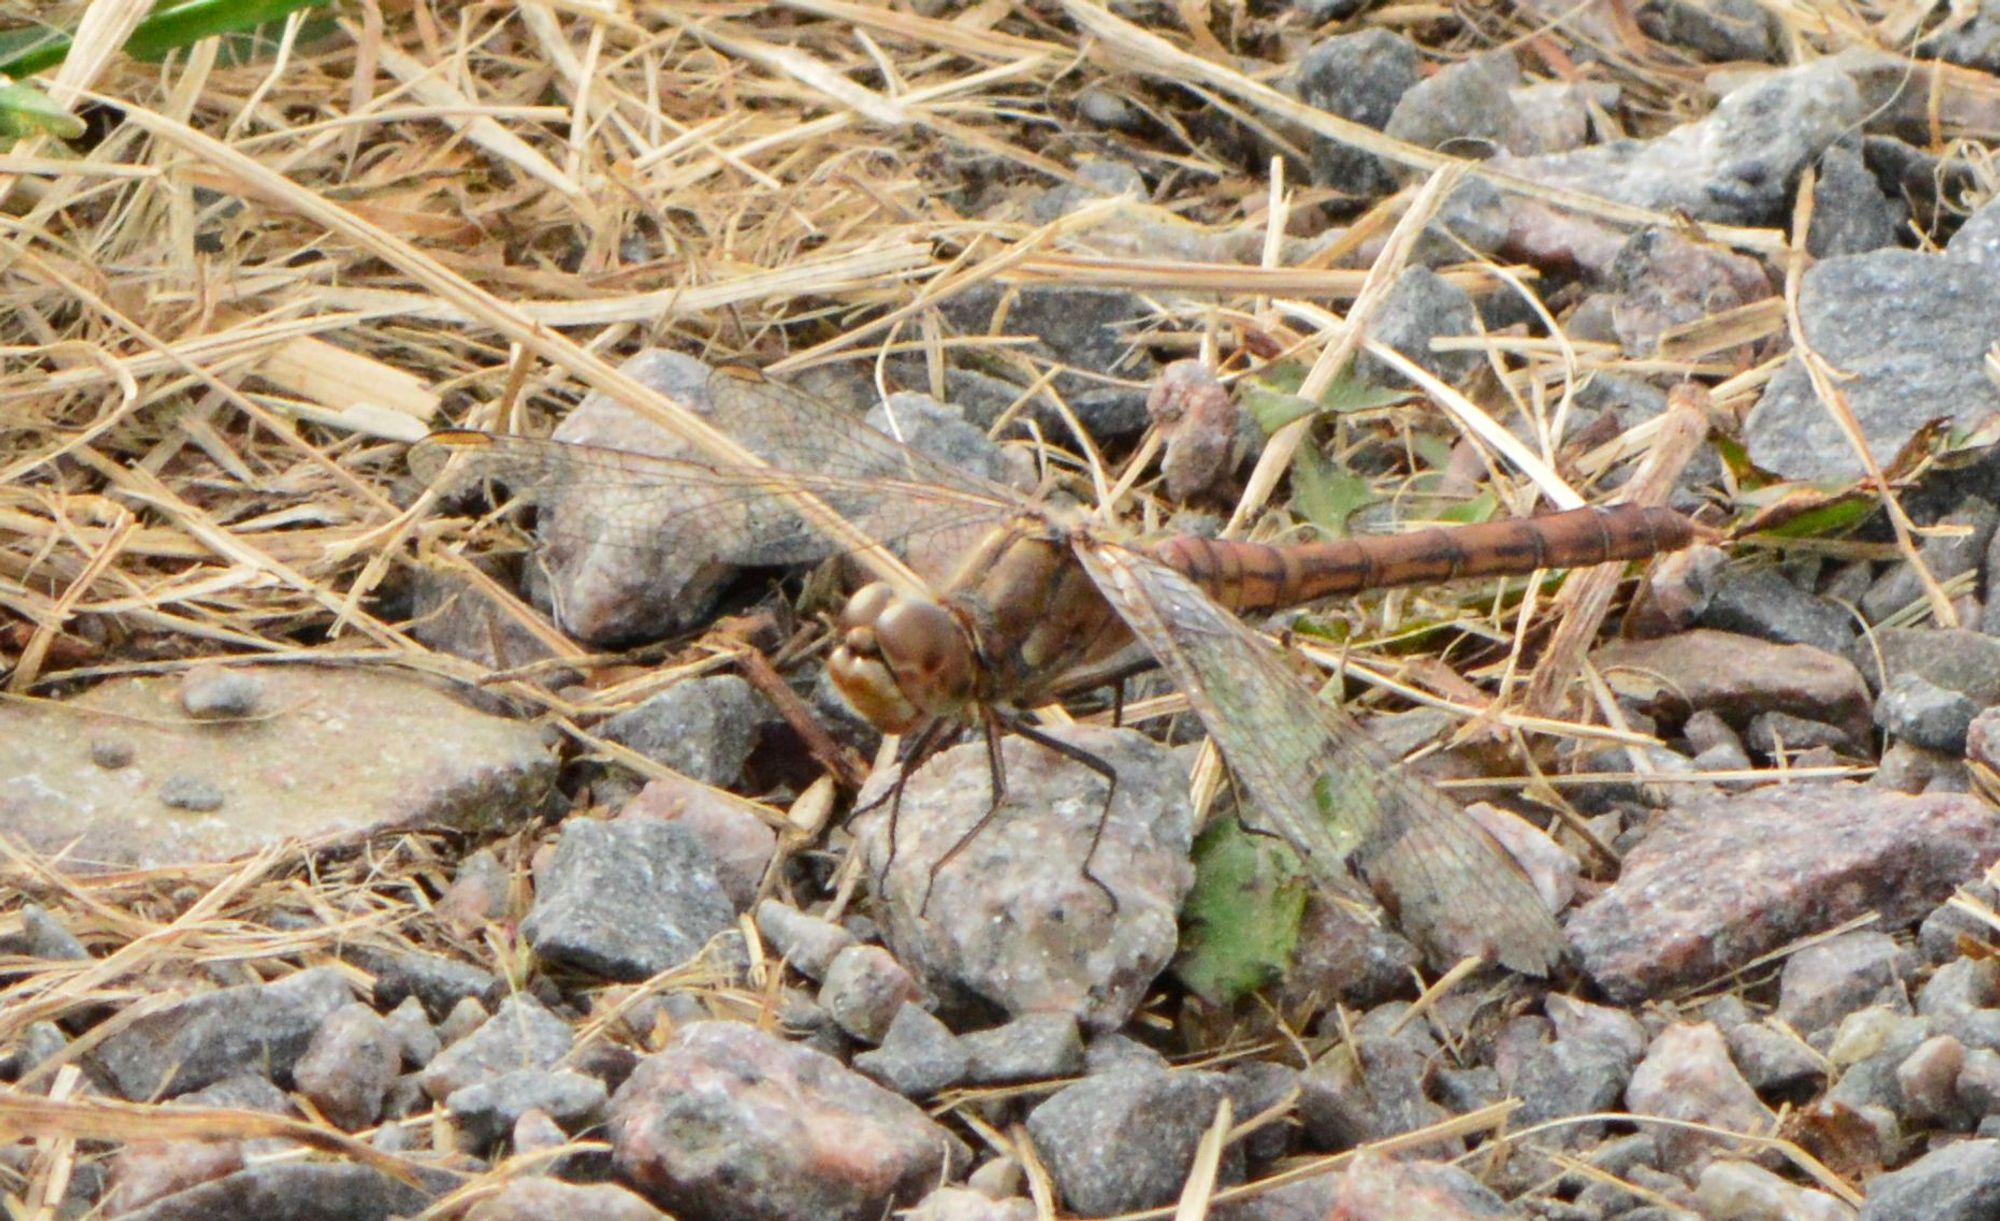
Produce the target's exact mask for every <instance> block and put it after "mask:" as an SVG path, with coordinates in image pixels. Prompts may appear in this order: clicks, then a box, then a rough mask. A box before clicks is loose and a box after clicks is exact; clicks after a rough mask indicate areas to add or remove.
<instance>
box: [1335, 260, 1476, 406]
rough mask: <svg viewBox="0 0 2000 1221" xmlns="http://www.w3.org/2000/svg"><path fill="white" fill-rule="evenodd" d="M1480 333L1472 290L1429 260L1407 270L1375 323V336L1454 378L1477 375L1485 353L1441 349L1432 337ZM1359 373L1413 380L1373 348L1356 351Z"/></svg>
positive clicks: (1403, 382)
mask: <svg viewBox="0 0 2000 1221" xmlns="http://www.w3.org/2000/svg"><path fill="white" fill-rule="evenodd" d="M1478 333H1479V311H1478V310H1477V309H1475V308H1474V307H1473V304H1472V298H1471V296H1470V295H1468V294H1467V293H1466V291H1465V290H1464V289H1462V288H1460V287H1458V286H1457V285H1456V284H1453V283H1452V282H1451V281H1449V280H1446V279H1445V278H1444V277H1442V276H1440V275H1438V273H1436V272H1434V271H1432V270H1431V269H1430V268H1428V267H1423V266H1411V267H1407V268H1405V269H1404V270H1403V274H1402V275H1400V276H1398V277H1397V279H1396V283H1395V285H1394V286H1393V287H1391V288H1390V290H1389V293H1388V295H1387V296H1386V297H1384V298H1383V300H1382V306H1381V308H1380V309H1379V310H1378V311H1377V312H1376V314H1375V317H1374V318H1373V319H1372V320H1371V321H1370V323H1369V337H1370V338H1372V339H1374V340H1376V341H1378V342H1380V343H1382V344H1383V345H1385V346H1387V347H1391V348H1394V349H1395V350H1396V351H1398V352H1400V353H1402V354H1403V355H1404V356H1405V357H1407V358H1408V359H1409V360H1410V361H1411V363H1413V364H1415V365H1417V366H1419V367H1420V368H1422V369H1424V370H1425V371H1426V372H1428V373H1430V374H1431V375H1432V376H1434V377H1436V378H1438V379H1439V380H1440V381H1445V382H1454V383H1455V382H1458V381H1461V380H1463V379H1465V378H1468V377H1470V376H1472V374H1473V373H1474V372H1475V371H1477V370H1478V369H1479V368H1481V367H1482V366H1483V365H1484V364H1485V357H1483V356H1481V355H1480V354H1479V353H1478V352H1477V351H1474V350H1458V351H1449V352H1435V351H1432V350H1431V341H1432V340H1433V339H1439V338H1449V337H1453V336H1465V335H1476V334H1478ZM1354 375H1355V376H1356V377H1360V378H1363V379H1365V380H1367V381H1368V382H1369V383H1370V384H1371V385H1380V386H1407V385H1409V384H1410V382H1409V379H1408V378H1406V377H1404V376H1403V375H1402V374H1401V373H1398V372H1396V371H1395V370H1394V369H1392V368H1390V367H1389V365H1387V364H1386V363H1385V362H1383V361H1382V360H1381V359H1380V358H1379V357H1377V356H1374V355H1373V354H1370V353H1363V354H1362V355H1360V356H1358V357H1356V359H1355V361H1354Z"/></svg>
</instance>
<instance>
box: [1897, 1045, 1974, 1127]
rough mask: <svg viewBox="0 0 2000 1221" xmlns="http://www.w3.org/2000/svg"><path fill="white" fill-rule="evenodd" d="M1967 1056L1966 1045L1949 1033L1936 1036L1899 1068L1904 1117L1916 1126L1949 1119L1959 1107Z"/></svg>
mask: <svg viewBox="0 0 2000 1221" xmlns="http://www.w3.org/2000/svg"><path fill="white" fill-rule="evenodd" d="M1965 1056H1966V1051H1965V1044H1963V1043H1961V1042H1959V1041H1958V1040H1957V1039H1955V1038H1953V1037H1951V1036H1950V1035H1948V1034H1940V1035H1933V1036H1931V1037H1930V1038H1928V1039H1925V1040H1924V1041H1923V1042H1922V1043H1919V1044H1918V1045H1917V1049H1916V1050H1915V1051H1913V1052H1911V1053H1910V1054H1909V1055H1908V1056H1907V1057H1906V1058H1905V1059H1904V1060H1903V1062H1902V1063H1901V1064H1899V1065H1897V1066H1896V1084H1897V1085H1898V1086H1900V1087H1902V1093H1903V1103H1904V1110H1903V1115H1904V1118H1905V1119H1907V1120H1909V1121H1911V1122H1912V1125H1913V1126H1914V1124H1917V1123H1933V1122H1939V1121H1949V1120H1950V1118H1951V1116H1952V1113H1953V1111H1954V1110H1956V1107H1957V1096H1958V1078H1959V1073H1960V1071H1961V1070H1962V1069H1963V1068H1964V1067H1965Z"/></svg>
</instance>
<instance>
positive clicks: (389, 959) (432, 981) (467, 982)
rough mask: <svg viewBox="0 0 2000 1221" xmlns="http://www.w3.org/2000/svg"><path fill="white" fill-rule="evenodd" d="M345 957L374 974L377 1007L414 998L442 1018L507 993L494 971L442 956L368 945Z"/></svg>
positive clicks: (425, 1008) (504, 985)
mask: <svg viewBox="0 0 2000 1221" xmlns="http://www.w3.org/2000/svg"><path fill="white" fill-rule="evenodd" d="M346 954H347V957H348V958H349V959H350V960H352V961H353V962H354V963H355V964H356V965H358V966H360V967H361V968H362V969H364V970H366V971H369V972H371V973H373V974H374V976H375V993H374V995H375V1003H376V1004H377V1005H386V1006H396V1005H400V1004H402V1003H403V1002H404V1001H405V1000H406V999H408V998H410V997H413V996H414V997H416V998H417V1000H418V1001H419V1002H421V1003H422V1004H423V1007H424V1011H425V1012H426V1013H428V1014H430V1015H432V1016H433V1017H438V1018H442V1017H444V1016H445V1015H446V1014H448V1013H450V1012H451V1010H452V1008H453V1007H454V1006H456V1005H457V1004H458V1003H459V1002H460V1001H463V1000H466V999H468V998H470V999H473V1000H477V1001H480V1002H482V1003H484V1004H491V1003H494V1002H496V1001H498V1000H499V999H500V998H501V997H503V996H505V995H506V991H507V989H506V983H505V981H503V980H502V979H501V978H500V977H499V976H497V975H494V974H493V973H492V972H490V971H485V970H482V969H481V968H479V967H476V966H473V965H472V964H471V963H469V962H463V961H461V960H459V959H456V958H446V957H445V956H444V955H442V954H427V953H424V952H423V951H421V950H400V949H399V950H385V949H381V948H378V947H376V946H369V945H355V946H349V947H348V949H347V951H346ZM481 1019H482V1020H484V1013H483V1011H482V1014H481ZM448 1041H449V1040H447V1042H448Z"/></svg>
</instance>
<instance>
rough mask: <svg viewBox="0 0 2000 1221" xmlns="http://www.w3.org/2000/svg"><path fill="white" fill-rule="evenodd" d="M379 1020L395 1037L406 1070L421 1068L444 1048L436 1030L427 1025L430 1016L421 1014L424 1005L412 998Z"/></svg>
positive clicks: (403, 1001) (404, 999) (429, 1023)
mask: <svg viewBox="0 0 2000 1221" xmlns="http://www.w3.org/2000/svg"><path fill="white" fill-rule="evenodd" d="M382 1020H383V1021H384V1022H387V1023H388V1025H389V1033H390V1034H392V1035H394V1036H395V1037H396V1048H397V1050H398V1051H399V1052H400V1053H401V1055H402V1057H403V1065H404V1067H406V1068H422V1067H423V1066H424V1065H426V1064H429V1063H430V1062H431V1059H432V1058H433V1057H435V1056H436V1055H437V1054H438V1052H439V1051H441V1050H443V1048H444V1043H443V1042H442V1041H441V1040H439V1038H438V1032H437V1028H436V1027H434V1026H432V1025H431V1019H430V1015H429V1014H427V1013H425V1012H424V1003H423V1002H422V1001H420V1000H418V999H417V998H416V997H414V996H406V997H404V998H403V1000H402V1003H401V1004H399V1005H397V1006H396V1007H395V1008H394V1009H391V1010H390V1011H389V1012H388V1014H387V1015H386V1016H385V1017H384V1018H383V1019H382Z"/></svg>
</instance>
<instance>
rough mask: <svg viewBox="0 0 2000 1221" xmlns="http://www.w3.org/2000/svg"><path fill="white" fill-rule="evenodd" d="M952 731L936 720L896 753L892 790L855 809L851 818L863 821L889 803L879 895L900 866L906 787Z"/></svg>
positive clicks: (876, 879) (877, 882)
mask: <svg viewBox="0 0 2000 1221" xmlns="http://www.w3.org/2000/svg"><path fill="white" fill-rule="evenodd" d="M950 729H951V725H950V724H949V723H948V722H946V721H944V720H942V719H939V720H934V721H932V722H931V723H930V724H928V725H926V726H924V727H923V728H922V729H921V730H919V731H917V735H916V736H915V737H913V738H910V739H908V740H906V741H905V742H904V743H903V745H902V747H901V748H900V749H898V750H897V752H896V755H897V758H896V778H895V780H893V781H891V782H890V784H889V791H888V792H886V793H884V794H882V795H881V796H879V797H877V798H875V799H874V800H873V801H870V802H868V803H867V804H866V805H862V806H857V807H855V809H854V810H853V812H852V813H850V814H849V815H848V818H849V819H854V818H859V817H860V816H861V815H863V814H866V813H868V812H869V811H870V810H875V809H879V808H880V807H881V805H882V803H883V802H885V801H886V802H888V803H889V825H888V828H887V829H886V831H885V835H886V836H887V839H888V843H889V847H888V851H887V852H885V853H884V854H883V857H882V869H881V872H880V873H878V874H876V876H875V879H874V880H875V893H876V894H878V895H879V894H882V893H884V891H885V890H886V889H887V886H888V881H889V869H890V867H891V866H892V865H894V864H895V863H896V824H897V821H898V820H899V819H900V818H901V817H902V813H903V788H904V786H905V785H907V784H909V782H910V776H911V774H912V773H914V772H915V771H916V770H917V768H918V767H920V766H921V765H922V764H923V762H924V760H926V759H928V758H930V757H931V755H932V754H934V753H936V751H937V748H938V746H939V744H940V743H941V742H942V741H943V739H944V736H945V734H946V733H947V732H948V731H949V730H950ZM924 894H925V896H926V898H928V897H929V894H930V890H929V888H928V887H926V888H925V891H924Z"/></svg>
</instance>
